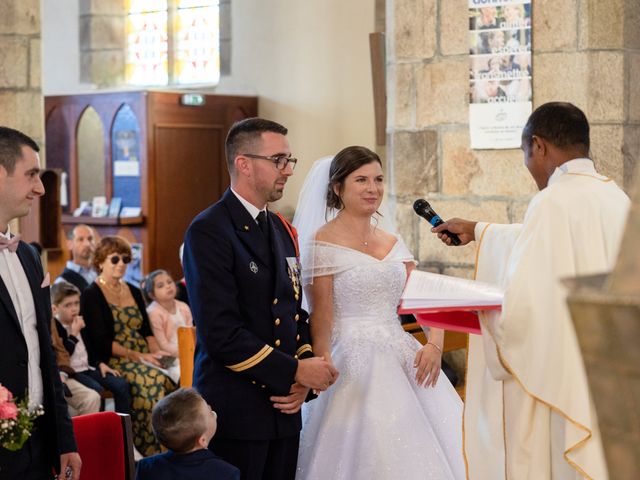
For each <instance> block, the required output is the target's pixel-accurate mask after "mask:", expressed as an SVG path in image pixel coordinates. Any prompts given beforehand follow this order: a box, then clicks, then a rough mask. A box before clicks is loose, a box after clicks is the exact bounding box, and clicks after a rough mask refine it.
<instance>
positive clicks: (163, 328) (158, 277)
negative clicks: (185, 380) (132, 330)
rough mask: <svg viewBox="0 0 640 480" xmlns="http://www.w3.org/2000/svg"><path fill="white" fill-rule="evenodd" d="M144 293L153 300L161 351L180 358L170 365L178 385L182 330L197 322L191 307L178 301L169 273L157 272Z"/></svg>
mask: <svg viewBox="0 0 640 480" xmlns="http://www.w3.org/2000/svg"><path fill="white" fill-rule="evenodd" d="M143 288H144V292H145V294H146V295H147V297H148V298H149V300H153V301H152V302H151V304H150V305H149V306H148V307H147V315H149V321H150V322H151V329H152V330H153V336H154V337H155V338H156V341H157V342H158V346H159V347H160V349H162V350H164V351H165V352H168V353H170V354H171V356H173V357H176V359H175V360H174V361H173V363H172V364H171V365H169V366H168V368H167V370H168V371H169V376H170V377H171V379H172V380H173V381H174V382H176V383H178V380H179V378H180V363H179V361H178V359H177V357H178V327H185V326H186V327H191V326H192V325H193V320H192V318H191V310H190V309H189V305H187V304H186V303H184V302H181V301H180V300H177V299H176V293H177V290H176V284H175V282H174V281H173V279H172V278H171V276H170V275H169V274H168V273H167V272H166V271H165V270H155V271H153V272H151V273H150V274H149V276H148V277H147V278H146V279H145V281H144V286H143Z"/></svg>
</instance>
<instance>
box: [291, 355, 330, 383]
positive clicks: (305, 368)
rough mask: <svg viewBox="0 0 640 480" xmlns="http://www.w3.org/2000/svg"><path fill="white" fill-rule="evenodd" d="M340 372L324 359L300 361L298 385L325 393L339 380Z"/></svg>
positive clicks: (297, 376) (314, 358)
mask: <svg viewBox="0 0 640 480" xmlns="http://www.w3.org/2000/svg"><path fill="white" fill-rule="evenodd" d="M338 375H339V373H338V370H336V368H335V367H334V366H333V365H332V364H331V362H329V361H327V360H325V358H324V357H312V358H305V359H304V360H298V369H297V370H296V378H295V381H296V383H299V384H301V385H304V386H305V387H308V388H312V389H314V390H318V391H324V390H326V389H327V388H329V387H330V386H331V385H333V384H334V383H335V381H336V380H337V379H338Z"/></svg>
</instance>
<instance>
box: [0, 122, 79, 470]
mask: <svg viewBox="0 0 640 480" xmlns="http://www.w3.org/2000/svg"><path fill="white" fill-rule="evenodd" d="M38 150H39V148H38V145H37V144H36V143H35V142H34V141H33V140H32V139H31V138H29V137H28V136H26V135H24V134H23V133H21V132H18V131H17V130H13V129H11V128H7V127H0V383H2V385H3V386H5V387H6V388H8V389H9V390H10V391H11V392H12V393H13V394H14V395H15V396H16V397H18V398H22V397H24V395H25V394H28V397H29V403H30V404H31V405H38V404H41V405H43V407H44V415H43V416H42V417H40V418H38V419H37V420H36V423H35V426H34V430H33V432H32V435H31V437H30V438H29V440H27V442H26V443H25V445H24V447H23V448H22V449H20V450H19V451H17V452H10V451H8V450H6V449H4V448H2V447H0V479H2V480H4V479H10V478H11V479H14V478H19V479H21V480H27V479H28V480H36V479H37V480H40V479H43V480H44V479H51V477H52V470H53V469H54V468H55V469H56V470H57V471H63V472H66V471H69V472H72V476H71V477H69V478H73V479H74V480H78V479H79V478H80V465H81V461H80V456H79V455H78V453H76V450H77V449H76V444H75V439H74V436H73V427H72V424H71V420H70V418H69V414H68V412H67V404H66V403H65V401H64V396H63V390H62V383H61V382H60V373H59V372H58V367H57V365H56V362H55V357H54V354H53V349H52V347H51V335H50V333H49V326H50V325H51V303H50V299H49V288H48V277H47V278H46V279H45V276H44V272H43V270H42V265H41V264H40V258H39V257H38V255H37V254H36V252H35V251H34V250H33V248H31V247H30V246H29V245H27V244H26V243H24V242H22V241H19V240H18V238H17V237H15V236H12V235H11V233H10V231H9V222H10V221H11V220H12V219H15V218H19V217H23V216H25V215H27V214H28V213H29V210H30V209H31V205H32V203H33V201H34V200H37V199H38V197H40V196H41V195H43V194H44V187H43V185H42V182H41V181H40V159H39V157H38V153H37V152H38Z"/></svg>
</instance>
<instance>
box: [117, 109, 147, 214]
mask: <svg viewBox="0 0 640 480" xmlns="http://www.w3.org/2000/svg"><path fill="white" fill-rule="evenodd" d="M111 161H112V164H113V195H112V196H113V197H120V198H122V206H123V207H140V173H141V172H140V126H139V125H138V119H137V118H136V115H135V113H133V110H131V107H130V106H129V105H127V104H124V105H123V106H122V107H121V108H120V110H119V111H118V113H117V115H116V118H115V120H114V122H113V130H112V131H111Z"/></svg>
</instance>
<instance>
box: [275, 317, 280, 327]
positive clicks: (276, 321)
mask: <svg viewBox="0 0 640 480" xmlns="http://www.w3.org/2000/svg"><path fill="white" fill-rule="evenodd" d="M273 323H275V324H276V327H277V326H278V325H280V319H279V318H276V320H275V321H274V322H273Z"/></svg>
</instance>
